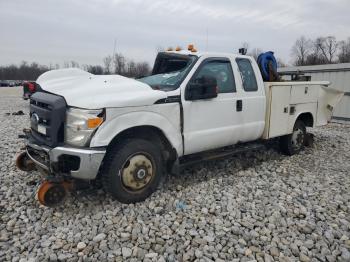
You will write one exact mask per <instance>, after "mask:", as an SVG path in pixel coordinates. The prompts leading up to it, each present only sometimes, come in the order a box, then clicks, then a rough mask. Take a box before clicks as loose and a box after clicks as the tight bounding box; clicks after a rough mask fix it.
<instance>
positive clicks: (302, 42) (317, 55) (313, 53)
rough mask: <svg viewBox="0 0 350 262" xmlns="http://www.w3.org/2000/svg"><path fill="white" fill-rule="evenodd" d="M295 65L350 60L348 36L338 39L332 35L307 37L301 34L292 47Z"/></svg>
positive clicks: (334, 62) (347, 61) (345, 61)
mask: <svg viewBox="0 0 350 262" xmlns="http://www.w3.org/2000/svg"><path fill="white" fill-rule="evenodd" d="M292 57H293V64H294V65H296V66H305V65H324V64H336V63H349V62H350V37H349V38H348V39H347V40H342V41H338V40H337V39H336V38H335V37H334V36H327V37H317V38H316V39H309V38H306V37H305V36H301V37H300V38H299V39H297V40H296V41H295V43H294V45H293V47H292Z"/></svg>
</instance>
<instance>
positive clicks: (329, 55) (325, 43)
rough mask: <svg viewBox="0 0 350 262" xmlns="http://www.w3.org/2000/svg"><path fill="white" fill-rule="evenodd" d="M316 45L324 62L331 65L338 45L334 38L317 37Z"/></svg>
mask: <svg viewBox="0 0 350 262" xmlns="http://www.w3.org/2000/svg"><path fill="white" fill-rule="evenodd" d="M316 45H317V47H318V48H319V49H320V50H321V52H322V55H323V57H324V58H325V60H326V62H327V63H329V64H332V63H333V61H334V58H335V55H336V53H337V50H338V43H337V40H336V38H335V37H334V36H327V37H319V38H317V39H316Z"/></svg>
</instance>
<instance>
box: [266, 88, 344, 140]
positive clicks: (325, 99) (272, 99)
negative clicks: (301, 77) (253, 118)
mask: <svg viewBox="0 0 350 262" xmlns="http://www.w3.org/2000/svg"><path fill="white" fill-rule="evenodd" d="M264 84H265V94H266V115H265V129H264V133H263V139H269V138H273V137H278V136H283V135H287V134H291V133H292V131H293V127H294V124H295V121H296V120H297V119H298V117H299V116H300V115H302V114H304V116H306V117H307V118H310V117H311V118H310V119H311V120H312V121H311V124H310V126H312V127H314V126H321V125H325V124H327V123H328V121H329V120H330V119H331V116H332V111H333V108H334V106H335V105H336V104H337V103H338V102H339V100H340V99H341V98H342V96H343V92H341V91H338V90H335V89H331V88H329V87H328V86H329V84H330V82H327V81H322V82H265V83H264Z"/></svg>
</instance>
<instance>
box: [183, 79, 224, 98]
mask: <svg viewBox="0 0 350 262" xmlns="http://www.w3.org/2000/svg"><path fill="white" fill-rule="evenodd" d="M217 96H218V89H217V81H216V78H215V77H211V76H203V77H201V78H196V79H195V80H194V81H191V82H189V83H188V85H187V87H186V92H185V99H186V100H201V99H210V98H215V97H217Z"/></svg>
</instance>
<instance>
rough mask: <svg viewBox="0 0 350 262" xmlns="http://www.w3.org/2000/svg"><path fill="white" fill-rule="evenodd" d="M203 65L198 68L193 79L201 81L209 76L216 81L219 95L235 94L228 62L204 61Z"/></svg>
mask: <svg viewBox="0 0 350 262" xmlns="http://www.w3.org/2000/svg"><path fill="white" fill-rule="evenodd" d="M203 63H204V64H203V65H202V66H201V67H200V68H199V70H198V71H197V73H196V74H195V77H194V79H192V80H191V81H194V82H195V81H196V79H201V78H203V77H206V76H209V77H214V78H215V79H216V82H217V85H218V91H219V93H232V92H236V84H235V79H234V76H233V72H232V67H231V63H230V61H228V60H213V61H207V62H206V61H204V62H203Z"/></svg>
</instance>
